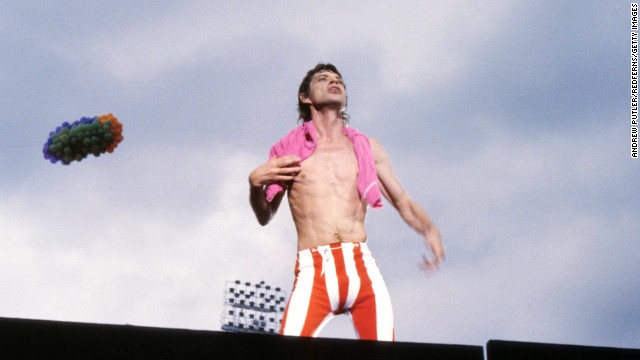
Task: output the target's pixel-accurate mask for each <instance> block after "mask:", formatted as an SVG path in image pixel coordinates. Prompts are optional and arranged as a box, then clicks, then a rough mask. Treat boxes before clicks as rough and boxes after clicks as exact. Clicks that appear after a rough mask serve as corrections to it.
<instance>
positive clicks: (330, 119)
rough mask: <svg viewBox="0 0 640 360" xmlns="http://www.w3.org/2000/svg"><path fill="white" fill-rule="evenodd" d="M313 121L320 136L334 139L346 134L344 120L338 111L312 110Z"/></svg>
mask: <svg viewBox="0 0 640 360" xmlns="http://www.w3.org/2000/svg"><path fill="white" fill-rule="evenodd" d="M311 121H313V126H314V128H315V130H316V133H317V134H318V138H324V139H333V138H336V137H339V136H344V133H343V131H342V129H343V128H344V120H343V119H342V117H341V116H339V113H338V112H337V111H323V112H316V111H313V112H312V117H311Z"/></svg>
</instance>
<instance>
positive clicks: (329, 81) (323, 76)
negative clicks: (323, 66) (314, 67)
mask: <svg viewBox="0 0 640 360" xmlns="http://www.w3.org/2000/svg"><path fill="white" fill-rule="evenodd" d="M300 99H301V100H302V102H303V103H306V104H309V105H313V106H314V107H315V108H316V109H319V108H320V107H322V106H327V105H331V106H335V107H337V108H338V109H341V108H342V107H344V106H345V105H346V103H347V90H346V89H345V87H344V83H343V81H342V78H341V77H340V75H338V74H336V73H334V72H331V71H328V70H321V71H318V72H317V73H316V74H315V75H314V76H313V78H312V79H311V83H310V84H309V95H308V96H305V95H304V94H300Z"/></svg>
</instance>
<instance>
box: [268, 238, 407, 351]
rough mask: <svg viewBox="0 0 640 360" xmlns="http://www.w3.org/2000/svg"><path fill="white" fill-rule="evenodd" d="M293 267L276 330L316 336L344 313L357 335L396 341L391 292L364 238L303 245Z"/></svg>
mask: <svg viewBox="0 0 640 360" xmlns="http://www.w3.org/2000/svg"><path fill="white" fill-rule="evenodd" d="M294 272H295V281H294V285H293V291H292V292H291V297H290V298H289V302H288V304H287V308H286V310H285V313H284V317H283V319H282V327H281V329H280V334H282V335H293V336H312V337H316V336H318V334H319V333H320V331H321V330H322V328H323V327H324V325H325V324H326V323H327V322H328V321H329V320H331V319H332V318H333V317H334V316H335V315H339V314H348V315H350V316H351V319H352V321H353V325H354V327H355V330H356V335H357V336H358V338H359V339H365V340H384V341H393V340H394V330H393V310H392V308H391V299H390V297H389V292H388V291H387V287H386V285H385V283H384V280H383V279H382V275H381V274H380V270H379V269H378V265H377V264H376V262H375V260H374V259H373V256H371V251H369V248H368V247H367V245H366V244H365V243H358V242H356V243H337V244H331V245H323V246H318V247H316V248H312V249H305V250H301V251H299V252H298V258H297V261H296V268H295V271H294Z"/></svg>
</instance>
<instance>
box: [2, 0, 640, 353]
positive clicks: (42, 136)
mask: <svg viewBox="0 0 640 360" xmlns="http://www.w3.org/2000/svg"><path fill="white" fill-rule="evenodd" d="M0 36H1V38H2V41H0V127H1V129H2V130H1V132H0V134H2V142H0V184H1V186H0V287H1V289H2V296H0V317H10V318H28V319H46V320H59V321H78V322H89V323H106V324H132V325H140V326H153V327H168V328H186V329H198V330H200V329H204V330H213V331H219V330H220V326H221V324H220V320H221V314H222V313H223V310H224V308H223V292H224V287H225V281H227V280H236V279H239V280H242V281H248V282H259V281H266V282H267V283H269V284H272V285H274V286H280V287H282V288H283V289H284V290H286V291H287V292H288V293H290V290H291V287H292V284H293V267H294V263H295V254H296V238H295V228H294V226H293V223H292V221H291V218H290V213H289V210H288V206H287V205H286V204H285V203H283V206H281V207H280V210H279V212H278V214H277V215H276V217H275V218H274V220H273V221H272V223H270V224H269V225H268V226H266V227H261V226H260V225H259V224H258V223H257V221H256V220H255V218H254V215H253V213H252V211H251V208H250V206H249V202H248V196H249V185H248V180H247V178H248V174H249V173H250V172H251V171H252V170H253V169H254V168H255V167H257V166H259V165H260V164H262V163H263V162H264V161H266V159H267V155H268V150H269V148H270V147H271V145H273V144H274V143H275V142H276V141H277V140H278V139H279V138H280V137H281V136H283V135H284V134H286V133H287V132H288V131H289V130H291V129H292V128H293V127H295V126H297V124H298V123H297V111H296V106H297V94H296V92H297V89H298V86H299V84H300V81H301V80H302V78H303V76H304V74H305V73H306V71H307V70H309V69H311V68H313V67H314V66H315V65H316V64H317V63H319V62H330V63H333V64H335V65H336V66H337V67H338V69H339V70H340V72H341V73H342V75H343V78H344V80H345V82H346V85H347V90H348V94H349V108H348V112H349V114H350V115H351V121H350V124H351V126H353V127H354V128H356V129H358V130H360V131H362V132H364V133H366V134H367V135H369V136H371V137H373V138H376V139H378V140H379V141H380V142H381V143H382V144H383V146H384V148H385V149H386V151H387V153H388V154H389V156H390V158H391V161H392V163H393V167H394V171H395V173H396V175H397V177H398V178H399V179H400V181H401V183H402V184H403V186H404V187H405V189H406V190H407V192H408V193H409V194H410V196H411V197H412V198H413V199H414V200H415V201H416V202H417V203H419V204H421V205H422V206H423V207H424V209H425V210H426V211H427V213H428V214H429V215H430V217H431V218H432V219H433V220H434V222H435V223H436V225H437V226H438V228H439V229H440V232H441V234H442V239H443V244H444V247H445V251H446V254H447V259H446V262H445V264H444V265H443V266H442V267H441V269H440V271H438V272H437V273H435V274H432V275H430V276H426V275H425V274H424V273H422V272H421V271H420V270H419V269H418V266H417V264H418V262H419V261H420V259H421V256H422V254H423V253H425V252H426V248H425V246H424V243H423V240H422V239H421V237H420V236H419V235H418V234H417V233H415V232H414V231H413V230H411V229H410V228H409V227H408V226H407V225H406V224H405V223H404V222H403V221H402V219H401V218H400V216H399V215H398V214H397V212H396V211H395V210H394V209H393V207H392V206H391V205H390V204H389V203H386V202H385V205H384V206H383V208H382V209H379V210H378V209H370V210H369V212H368V215H367V220H366V221H367V229H368V243H369V246H370V248H371V249H372V251H373V254H374V256H375V257H376V259H377V262H378V265H379V267H380V268H381V271H382V273H383V276H384V278H385V281H386V283H387V287H388V288H389V292H390V294H391V298H392V302H393V306H394V316H395V333H396V340H398V341H406V342H420V343H444V344H464V345H481V346H482V345H485V344H486V343H487V341H489V340H508V341H527V342H544V343H562V344H576V345H589V346H608V347H625V348H640V300H639V299H640V261H638V258H639V256H640V235H639V233H640V223H639V222H638V218H639V216H638V215H639V213H640V203H639V202H638V200H639V198H640V186H639V183H638V181H639V179H640V160H637V159H632V158H631V157H630V121H629V119H630V110H629V109H630V100H629V99H630V90H629V89H630V3H627V2H622V1H580V2H574V1H567V2H557V1H474V2H462V3H460V2H446V1H408V0H394V1H376V2H370V1H322V2H320V1H305V2H293V1H273V2H263V1H236V2H231V1H229V2H227V1H195V0H194V1H180V2H174V1H126V2H125V1H110V2H101V1H95V2H92V1H75V0H72V1H64V2H62V1H57V2H56V1H28V2H25V1H13V0H8V1H3V2H2V3H1V4H0ZM108 113H112V114H113V115H114V116H116V117H117V118H118V119H119V120H120V122H121V123H122V124H123V126H124V131H123V135H124V141H123V142H122V143H120V145H119V146H118V148H117V149H116V150H115V151H114V152H113V153H112V154H105V155H103V156H100V157H98V158H95V157H90V158H87V159H85V160H83V161H82V162H74V163H72V164H71V165H68V166H64V165H61V164H60V163H57V164H51V163H50V162H48V161H46V160H45V159H44V158H43V156H42V146H43V144H44V142H45V141H46V140H47V138H48V136H49V132H50V131H53V130H54V129H55V128H56V127H57V126H59V125H60V124H62V123H63V122H65V121H68V122H72V121H75V120H78V119H80V118H81V117H83V116H90V117H93V116H98V115H102V114H108ZM321 336H324V337H338V338H355V334H354V330H353V327H352V326H351V324H350V321H349V319H348V318H346V317H338V318H336V319H334V320H333V321H332V322H330V323H329V325H328V326H327V327H326V328H325V329H324V331H323V332H322V333H321Z"/></svg>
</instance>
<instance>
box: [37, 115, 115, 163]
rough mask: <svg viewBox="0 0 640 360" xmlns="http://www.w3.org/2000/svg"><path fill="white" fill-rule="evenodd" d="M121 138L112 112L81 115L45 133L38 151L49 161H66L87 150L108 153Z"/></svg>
mask: <svg viewBox="0 0 640 360" xmlns="http://www.w3.org/2000/svg"><path fill="white" fill-rule="evenodd" d="M122 139H123V137H122V124H121V123H120V122H119V121H118V119H116V117H115V116H113V115H111V114H107V115H102V116H96V117H93V118H88V117H83V118H81V119H80V120H77V121H74V122H73V123H71V124H69V123H68V122H64V123H62V125H61V126H58V127H57V128H56V130H55V131H52V132H51V133H49V139H48V140H47V142H45V143H44V149H43V150H42V152H43V153H44V158H45V159H47V160H49V161H51V163H52V164H55V163H56V162H58V161H61V162H62V163H63V164H64V165H69V164H70V163H71V162H72V161H74V160H75V161H81V160H82V159H84V158H86V157H87V155H89V154H93V155H94V156H100V154H104V153H105V152H109V153H112V152H113V150H114V149H115V148H116V147H117V146H118V144H119V143H120V142H121V141H122Z"/></svg>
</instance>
